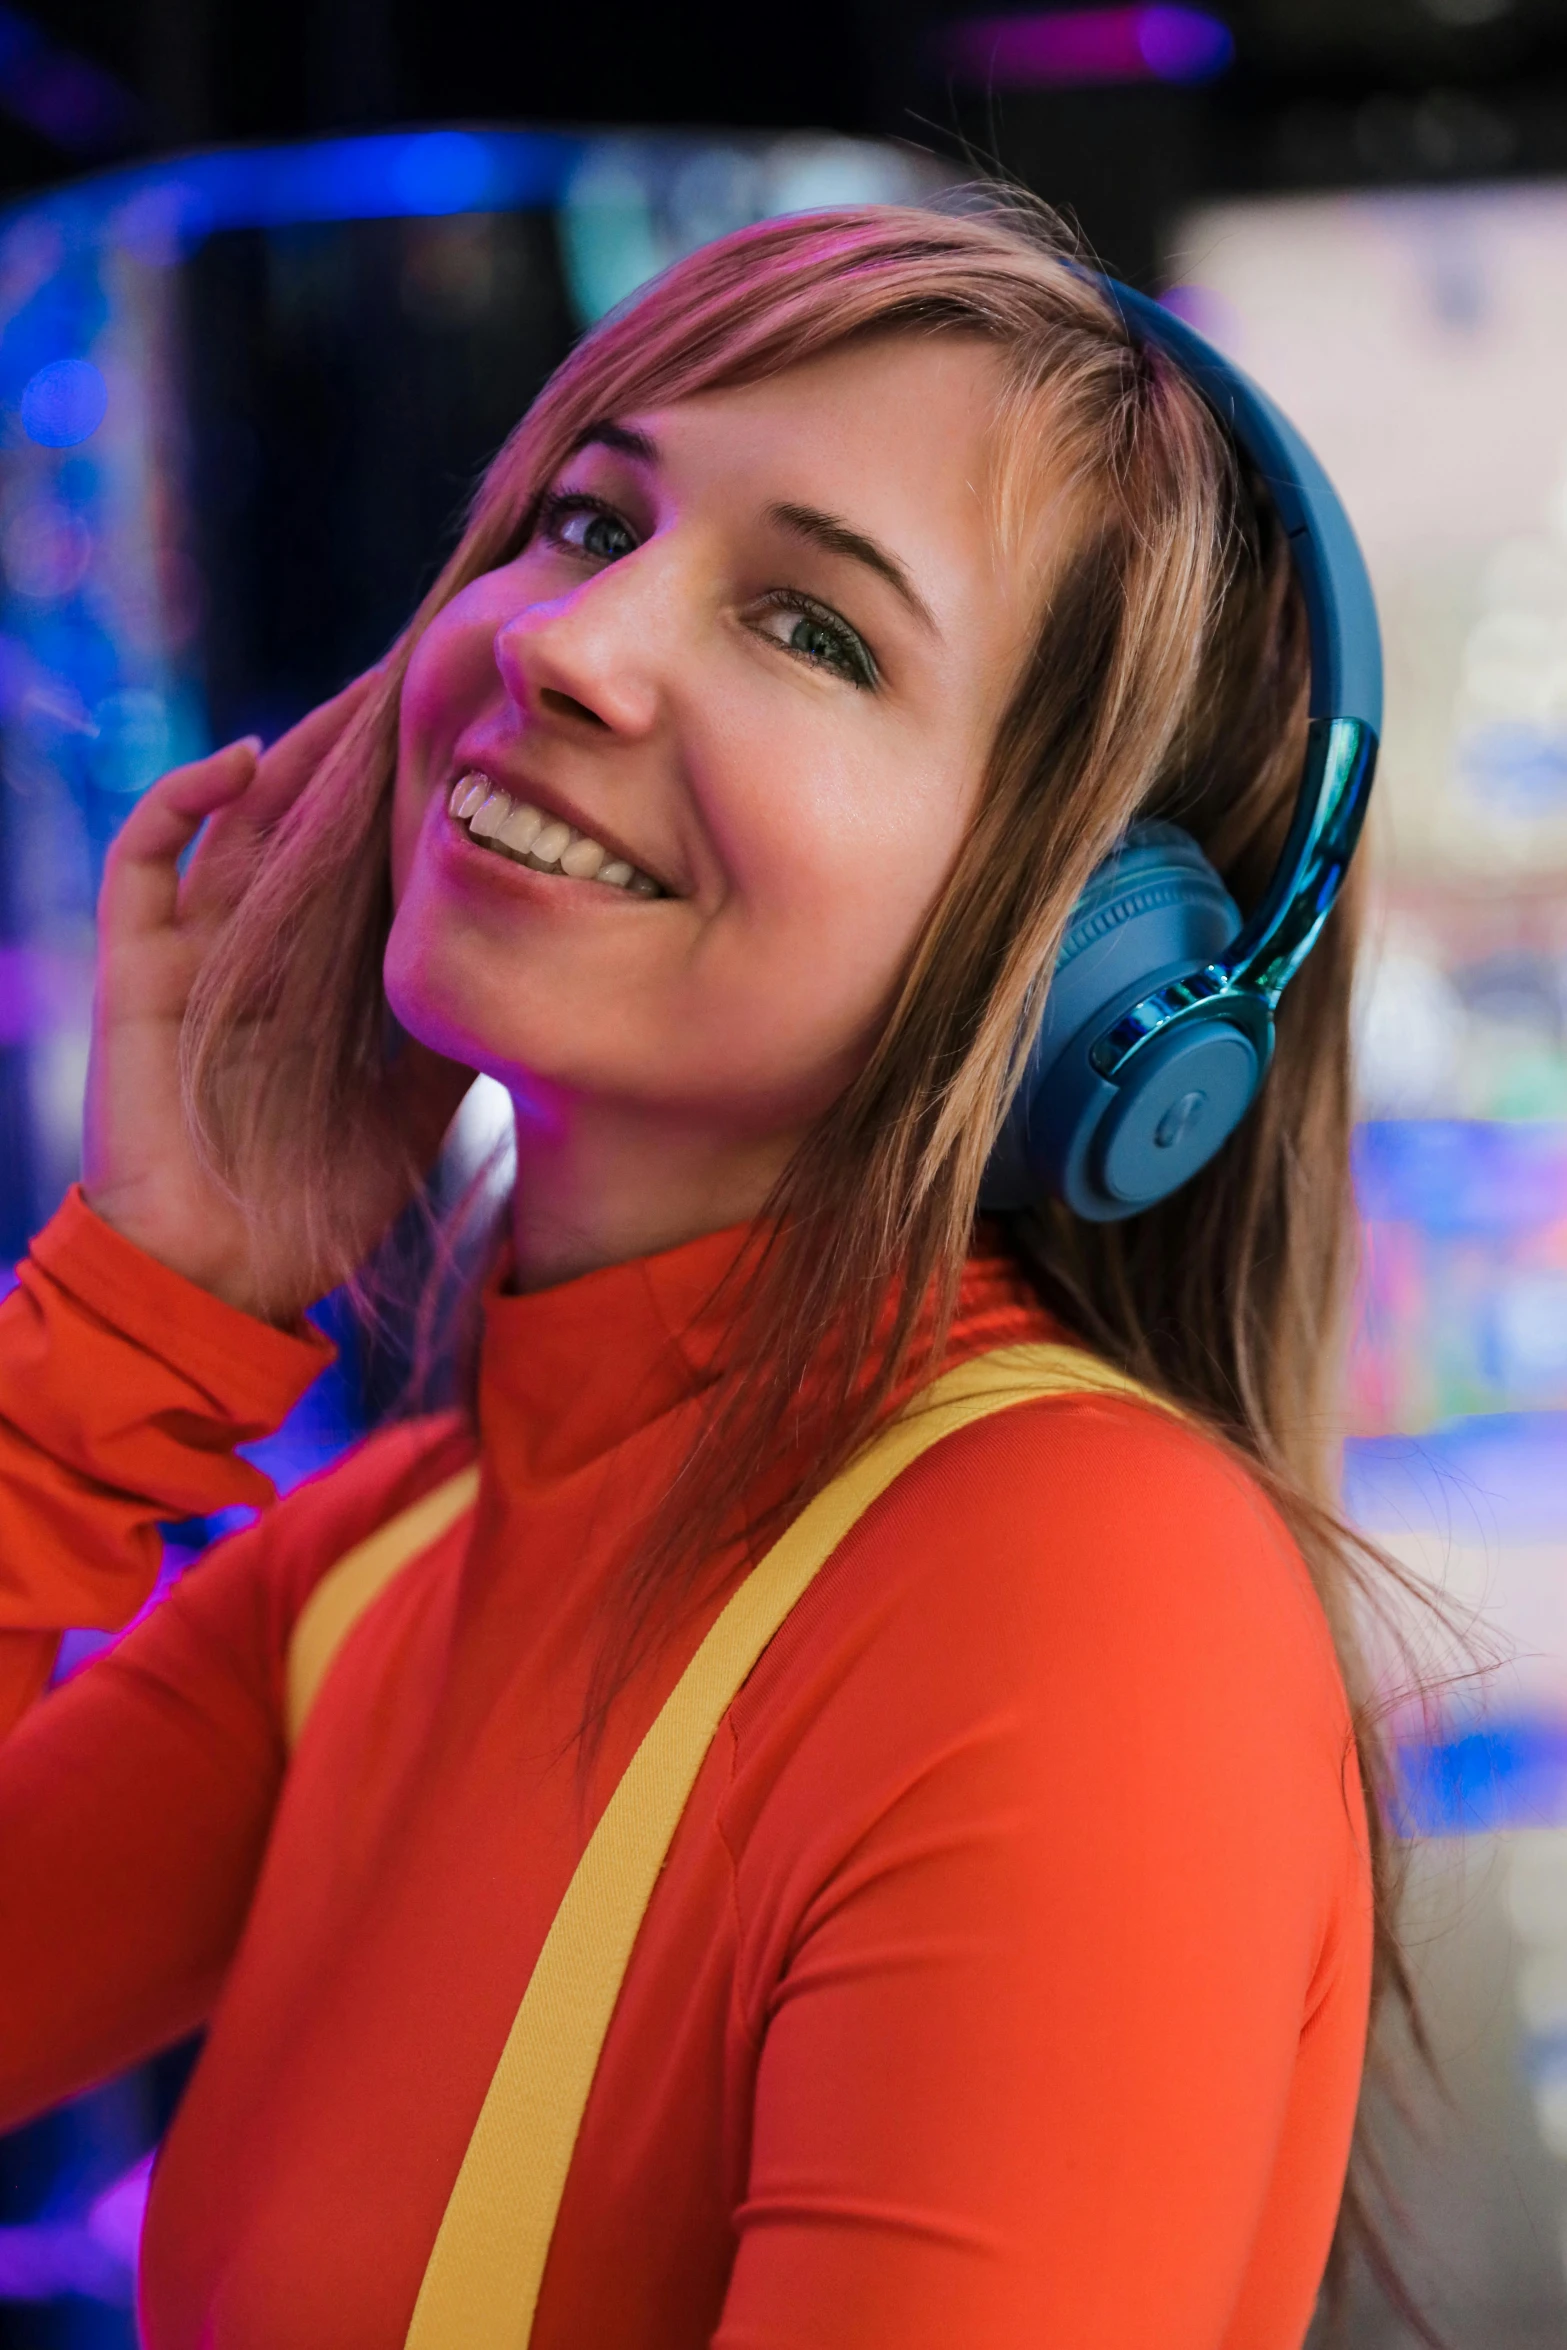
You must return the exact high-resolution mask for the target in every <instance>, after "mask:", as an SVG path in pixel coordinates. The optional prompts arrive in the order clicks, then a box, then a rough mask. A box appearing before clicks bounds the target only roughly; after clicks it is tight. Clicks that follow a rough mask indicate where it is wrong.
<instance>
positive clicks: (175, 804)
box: [98, 735, 261, 940]
mask: <svg viewBox="0 0 1567 2350" xmlns="http://www.w3.org/2000/svg"><path fill="white" fill-rule="evenodd" d="M260 752H261V740H260V737H259V736H258V735H247V736H245V737H244V738H243V740H241V741H240V742H236V743H229V744H227V745H226V746H225V748H224V749H223V750H221V751H214V752H213V753H212V755H211V756H210V758H206V759H194V760H192V762H191V763H190V765H189V766H188V767H176V768H174V769H173V770H172V771H171V772H170V773H169V774H168V775H165V776H163V777H161V778H160V779H159V781H158V782H157V783H155V784H153V786H152V787H151V789H150V790H149V791H146V792H144V793H143V794H142V796H141V798H140V799H139V800H138V801H137V803H136V805H135V807H134V808H132V810H131V812H130V814H129V816H127V818H126V819H125V822H124V824H123V825H122V826H121V827H120V831H119V834H118V837H117V838H116V840H115V842H114V844H113V846H112V847H111V849H110V851H109V854H108V857H107V859H106V860H105V863H104V873H103V888H102V890H101V892H100V893H99V898H98V923H99V930H100V933H101V934H102V935H103V936H105V937H113V938H115V939H117V940H124V939H126V938H129V937H139V936H142V935H145V934H146V933H147V932H149V931H154V930H163V929H168V928H169V927H170V926H171V925H172V924H173V922H174V920H175V917H176V914H177V912H178V907H179V887H180V874H179V861H180V858H181V857H182V856H183V855H184V853H185V851H186V849H187V848H189V846H190V844H191V842H192V841H193V840H194V839H195V837H196V835H197V833H198V832H199V831H200V830H201V827H202V825H203V824H204V823H205V822H206V820H207V818H208V817H209V816H211V815H213V814H215V813H216V812H217V811H218V810H219V809H221V808H224V807H227V806H229V805H230V804H232V802H234V801H235V800H237V799H238V797H239V796H240V794H241V793H242V792H243V791H244V790H245V787H246V786H247V784H249V783H250V782H251V781H252V779H253V777H254V775H255V772H256V764H257V760H258V758H259V756H260Z"/></svg>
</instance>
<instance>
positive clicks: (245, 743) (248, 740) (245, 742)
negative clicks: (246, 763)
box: [229, 734, 261, 759]
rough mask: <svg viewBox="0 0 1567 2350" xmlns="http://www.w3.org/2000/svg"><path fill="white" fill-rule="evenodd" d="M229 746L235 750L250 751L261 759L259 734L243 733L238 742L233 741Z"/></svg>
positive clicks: (253, 755)
mask: <svg viewBox="0 0 1567 2350" xmlns="http://www.w3.org/2000/svg"><path fill="white" fill-rule="evenodd" d="M229 748H230V750H234V751H248V752H249V753H250V755H251V757H252V758H253V759H259V758H260V756H261V737H260V735H259V734H242V735H241V736H240V738H239V740H238V742H237V743H231V744H230V745H229Z"/></svg>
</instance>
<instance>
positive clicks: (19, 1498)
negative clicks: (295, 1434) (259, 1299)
mask: <svg viewBox="0 0 1567 2350" xmlns="http://www.w3.org/2000/svg"><path fill="white" fill-rule="evenodd" d="M331 1352H332V1350H331V1348H330V1347H329V1346H328V1345H327V1343H326V1341H325V1340H324V1339H323V1338H321V1337H320V1336H319V1335H318V1334H317V1333H316V1332H315V1331H314V1330H312V1329H311V1328H310V1326H309V1325H308V1324H304V1325H301V1331H300V1333H299V1334H297V1335H296V1334H294V1333H290V1332H285V1331H281V1330H275V1329H273V1328H271V1327H269V1325H267V1324H266V1323H264V1322H259V1321H256V1320H255V1319H254V1318H253V1317H252V1316H250V1315H248V1314H244V1313H241V1312H239V1311H238V1310H236V1309H235V1308H234V1307H232V1306H227V1305H224V1304H222V1303H221V1302H220V1301H219V1300H218V1299H217V1298H215V1297H212V1296H211V1295H209V1294H208V1293H207V1292H206V1291H205V1290H202V1289H199V1288H197V1287H196V1286H195V1285H194V1284H193V1283H191V1282H188V1281H185V1280H182V1279H181V1278H180V1276H179V1275H178V1274H176V1273H173V1272H171V1271H169V1270H168V1268H167V1267H165V1266H164V1265H161V1264H159V1263H158V1262H157V1261H156V1260H155V1259H153V1258H151V1257H149V1256H147V1255H145V1254H144V1253H143V1252H142V1251H141V1250H140V1249H138V1248H135V1247H133V1246H132V1245H131V1243H130V1242H129V1241H126V1240H124V1239H122V1238H121V1237H120V1235H119V1234H118V1233H116V1232H114V1231H113V1230H111V1229H110V1227H109V1226H108V1225H107V1224H105V1223H103V1222H102V1221H101V1220H100V1219H99V1218H98V1217H97V1216H95V1215H94V1214H93V1213H92V1211H91V1210H90V1209H89V1208H88V1207H87V1206H86V1205H85V1203H84V1201H83V1200H82V1198H81V1196H80V1194H79V1193H74V1192H73V1193H72V1194H71V1196H70V1197H69V1198H68V1199H67V1201H66V1203H65V1205H64V1206H63V1207H62V1208H61V1210H60V1212H59V1213H58V1215H57V1216H56V1217H55V1218H54V1220H53V1221H52V1223H51V1224H50V1225H49V1226H48V1227H47V1229H46V1230H45V1231H44V1232H42V1233H41V1234H40V1235H39V1237H38V1239H37V1240H36V1241H35V1242H34V1244H33V1247H32V1250H31V1252H30V1253H29V1255H28V1257H27V1259H26V1260H25V1261H24V1263H23V1264H22V1265H21V1266H20V1267H19V1268H18V1286H17V1288H16V1289H15V1290H13V1291H12V1293H11V1294H10V1296H9V1297H7V1298H6V1299H4V1301H3V1302H0V1735H3V1733H4V1731H5V1729H6V1728H8V1727H9V1725H10V1724H11V1723H12V1722H13V1721H15V1719H16V1718H17V1716H18V1715H19V1714H20V1713H21V1712H22V1711H24V1710H25V1708H26V1706H27V1705H28V1704H29V1703H30V1701H31V1700H32V1698H33V1697H34V1696H35V1695H36V1694H37V1693H38V1691H39V1690H40V1689H41V1688H42V1687H43V1686H44V1684H45V1683H46V1681H47V1679H48V1675H49V1670H50V1667H51V1665H52V1663H53V1660H54V1654H55V1648H56V1646H57V1643H58V1639H59V1635H60V1633H61V1632H63V1631H66V1630H69V1629H73V1628H77V1627H87V1626H92V1627H97V1628H101V1629H104V1630H112V1629H116V1628H118V1627H119V1626H120V1625H122V1624H124V1623H127V1622H128V1621H129V1619H130V1618H131V1617H132V1616H133V1615H134V1614H135V1612H136V1610H137V1609H138V1608H139V1607H140V1606H141V1605H142V1603H143V1602H144V1601H145V1599H146V1598H147V1596H148V1593H149V1592H150V1591H151V1589H152V1585H153V1581H154V1579H155V1577H156V1574H157V1570H158V1562H159V1555H160V1543H159V1536H158V1522H159V1521H160V1520H162V1519H170V1518H187V1517H205V1516H208V1515H210V1514H211V1513H212V1512H213V1511H215V1510H219V1509H226V1508H229V1507H231V1506H233V1505H234V1504H236V1503H241V1504H242V1503H250V1504H254V1505H261V1504H265V1503H266V1502H268V1501H270V1500H271V1498H272V1487H271V1485H270V1483H269V1481H268V1479H267V1478H266V1477H265V1476H263V1475H262V1473H261V1472H260V1470H258V1469H256V1468H253V1467H252V1466H251V1464H250V1463H249V1462H248V1461H245V1460H242V1459H240V1458H239V1457H238V1455H237V1452H236V1449H235V1448H236V1447H237V1446H238V1445H240V1444H243V1443H245V1442H247V1441H249V1440H251V1439H254V1438H255V1437H258V1436H262V1435H265V1434H266V1433H267V1432H268V1431H269V1430H270V1429H272V1428H275V1427H276V1426H277V1424H278V1423H279V1421H280V1420H281V1419H282V1418H283V1417H284V1416H285V1414H286V1413H287V1412H288V1410H289V1408H290V1406H291V1405H292V1404H293V1403H294V1402H295V1401H296V1399H297V1398H298V1397H299V1395H301V1394H302V1393H303V1391H304V1389H305V1388H306V1387H307V1386H308V1385H309V1384H310V1382H311V1381H312V1380H313V1379H314V1378H315V1377H316V1375H317V1373H318V1372H319V1371H320V1370H321V1369H322V1368H323V1366H324V1365H325V1363H327V1362H328V1361H329V1360H330V1359H331Z"/></svg>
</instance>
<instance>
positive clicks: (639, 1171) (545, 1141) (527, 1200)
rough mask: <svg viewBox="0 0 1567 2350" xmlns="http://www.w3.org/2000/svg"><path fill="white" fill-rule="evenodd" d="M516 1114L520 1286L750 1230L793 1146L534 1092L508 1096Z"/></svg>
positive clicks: (546, 1283)
mask: <svg viewBox="0 0 1567 2350" xmlns="http://www.w3.org/2000/svg"><path fill="white" fill-rule="evenodd" d="M513 1109H514V1112H515V1116H516V1127H517V1180H516V1185H515V1188H514V1190H513V1193H512V1210H511V1213H512V1260H513V1265H514V1268H515V1273H514V1278H515V1281H516V1285H517V1287H518V1288H519V1289H523V1290H532V1289H551V1288H554V1287H555V1286H556V1284H557V1283H559V1282H562V1281H570V1280H573V1279H574V1278H575V1277H576V1276H577V1275H578V1274H580V1273H591V1272H594V1271H596V1270H597V1269H598V1268H599V1267H600V1266H602V1265H617V1264H624V1263H626V1262H627V1261H628V1260H629V1259H630V1258H633V1257H643V1256H652V1255H654V1254H656V1253H657V1252H658V1251H659V1250H661V1249H668V1248H678V1247H679V1246H680V1244H681V1242H682V1241H687V1240H695V1239H696V1238H697V1237H698V1235H699V1234H701V1233H704V1232H721V1231H724V1230H725V1229H727V1227H728V1226H730V1225H731V1224H743V1223H748V1222H749V1221H750V1220H751V1218H752V1217H753V1216H756V1215H757V1214H759V1213H760V1211H761V1209H762V1208H763V1206H764V1205H765V1203H766V1201H767V1198H768V1195H769V1194H770V1192H771V1191H772V1189H773V1186H774V1184H775V1183H776V1182H777V1180H778V1178H779V1176H780V1175H781V1174H782V1173H783V1170H784V1168H785V1166H786V1165H787V1164H788V1161H789V1157H790V1154H791V1152H792V1150H793V1149H794V1141H795V1138H793V1137H792V1136H791V1137H780V1136H777V1135H768V1136H765V1137H761V1138H758V1137H755V1136H736V1135H732V1134H730V1135H724V1134H718V1133H715V1132H713V1131H712V1130H711V1129H703V1128H700V1127H698V1126H696V1125H695V1124H693V1122H692V1121H690V1120H689V1119H678V1120H677V1119H672V1118H670V1117H669V1116H668V1115H667V1114H666V1115H660V1114H658V1113H655V1112H651V1111H642V1110H640V1109H637V1108H630V1109H628V1108H627V1107H626V1106H625V1105H624V1104H621V1103H616V1104H614V1105H613V1106H611V1107H604V1106H601V1105H597V1104H584V1103H582V1102H580V1101H572V1102H570V1103H565V1104H562V1103H561V1102H560V1101H558V1100H555V1099H551V1100H541V1099H540V1098H539V1097H538V1096H537V1095H536V1094H535V1093H533V1092H531V1091H530V1092H529V1093H527V1094H526V1095H524V1094H520V1093H518V1094H514V1095H513Z"/></svg>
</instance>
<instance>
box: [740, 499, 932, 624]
mask: <svg viewBox="0 0 1567 2350" xmlns="http://www.w3.org/2000/svg"><path fill="white" fill-rule="evenodd" d="M767 519H768V521H769V522H773V523H776V524H777V525H778V527H779V529H781V530H787V531H790V532H792V533H793V535H794V536H795V537H796V538H799V539H805V540H807V541H808V542H809V544H810V545H811V546H813V547H820V548H821V549H822V551H823V552H824V553H825V554H828V555H847V557H848V558H849V561H850V562H851V563H863V564H864V565H865V568H866V569H867V571H874V572H875V573H876V575H877V577H878V578H880V579H884V580H886V582H887V584H888V586H889V587H891V588H895V589H896V591H897V593H898V594H899V595H900V596H901V597H902V598H903V601H904V602H905V603H906V604H907V605H908V607H909V610H910V611H911V612H912V613H913V614H914V617H915V619H916V620H918V621H919V622H920V623H921V624H922V625H923V626H924V627H926V628H928V629H929V630H930V632H931V634H932V636H939V635H940V633H941V632H940V630H939V629H938V628H937V626H936V619H935V614H934V613H933V612H932V611H931V608H930V606H929V605H928V604H927V603H926V601H925V599H924V597H923V596H922V595H921V594H920V592H919V589H918V588H917V587H916V586H915V585H914V582H913V580H912V579H910V577H909V575H908V572H907V571H906V570H905V569H904V567H903V565H902V564H901V563H900V562H899V561H898V558H897V556H896V555H892V554H889V553H888V551H887V549H886V548H885V547H883V546H878V544H877V542H876V541H875V539H872V538H867V537H866V535H865V533H864V532H863V531H861V530H856V529H855V528H854V526H853V524H852V523H848V522H845V521H844V520H843V518H842V516H841V515H838V514H824V513H823V512H822V511H821V509H820V507H818V506H796V505H795V504H793V503H792V501H790V500H788V499H785V500H783V501H782V502H781V503H780V504H778V505H776V506H769V507H768V509H767Z"/></svg>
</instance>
